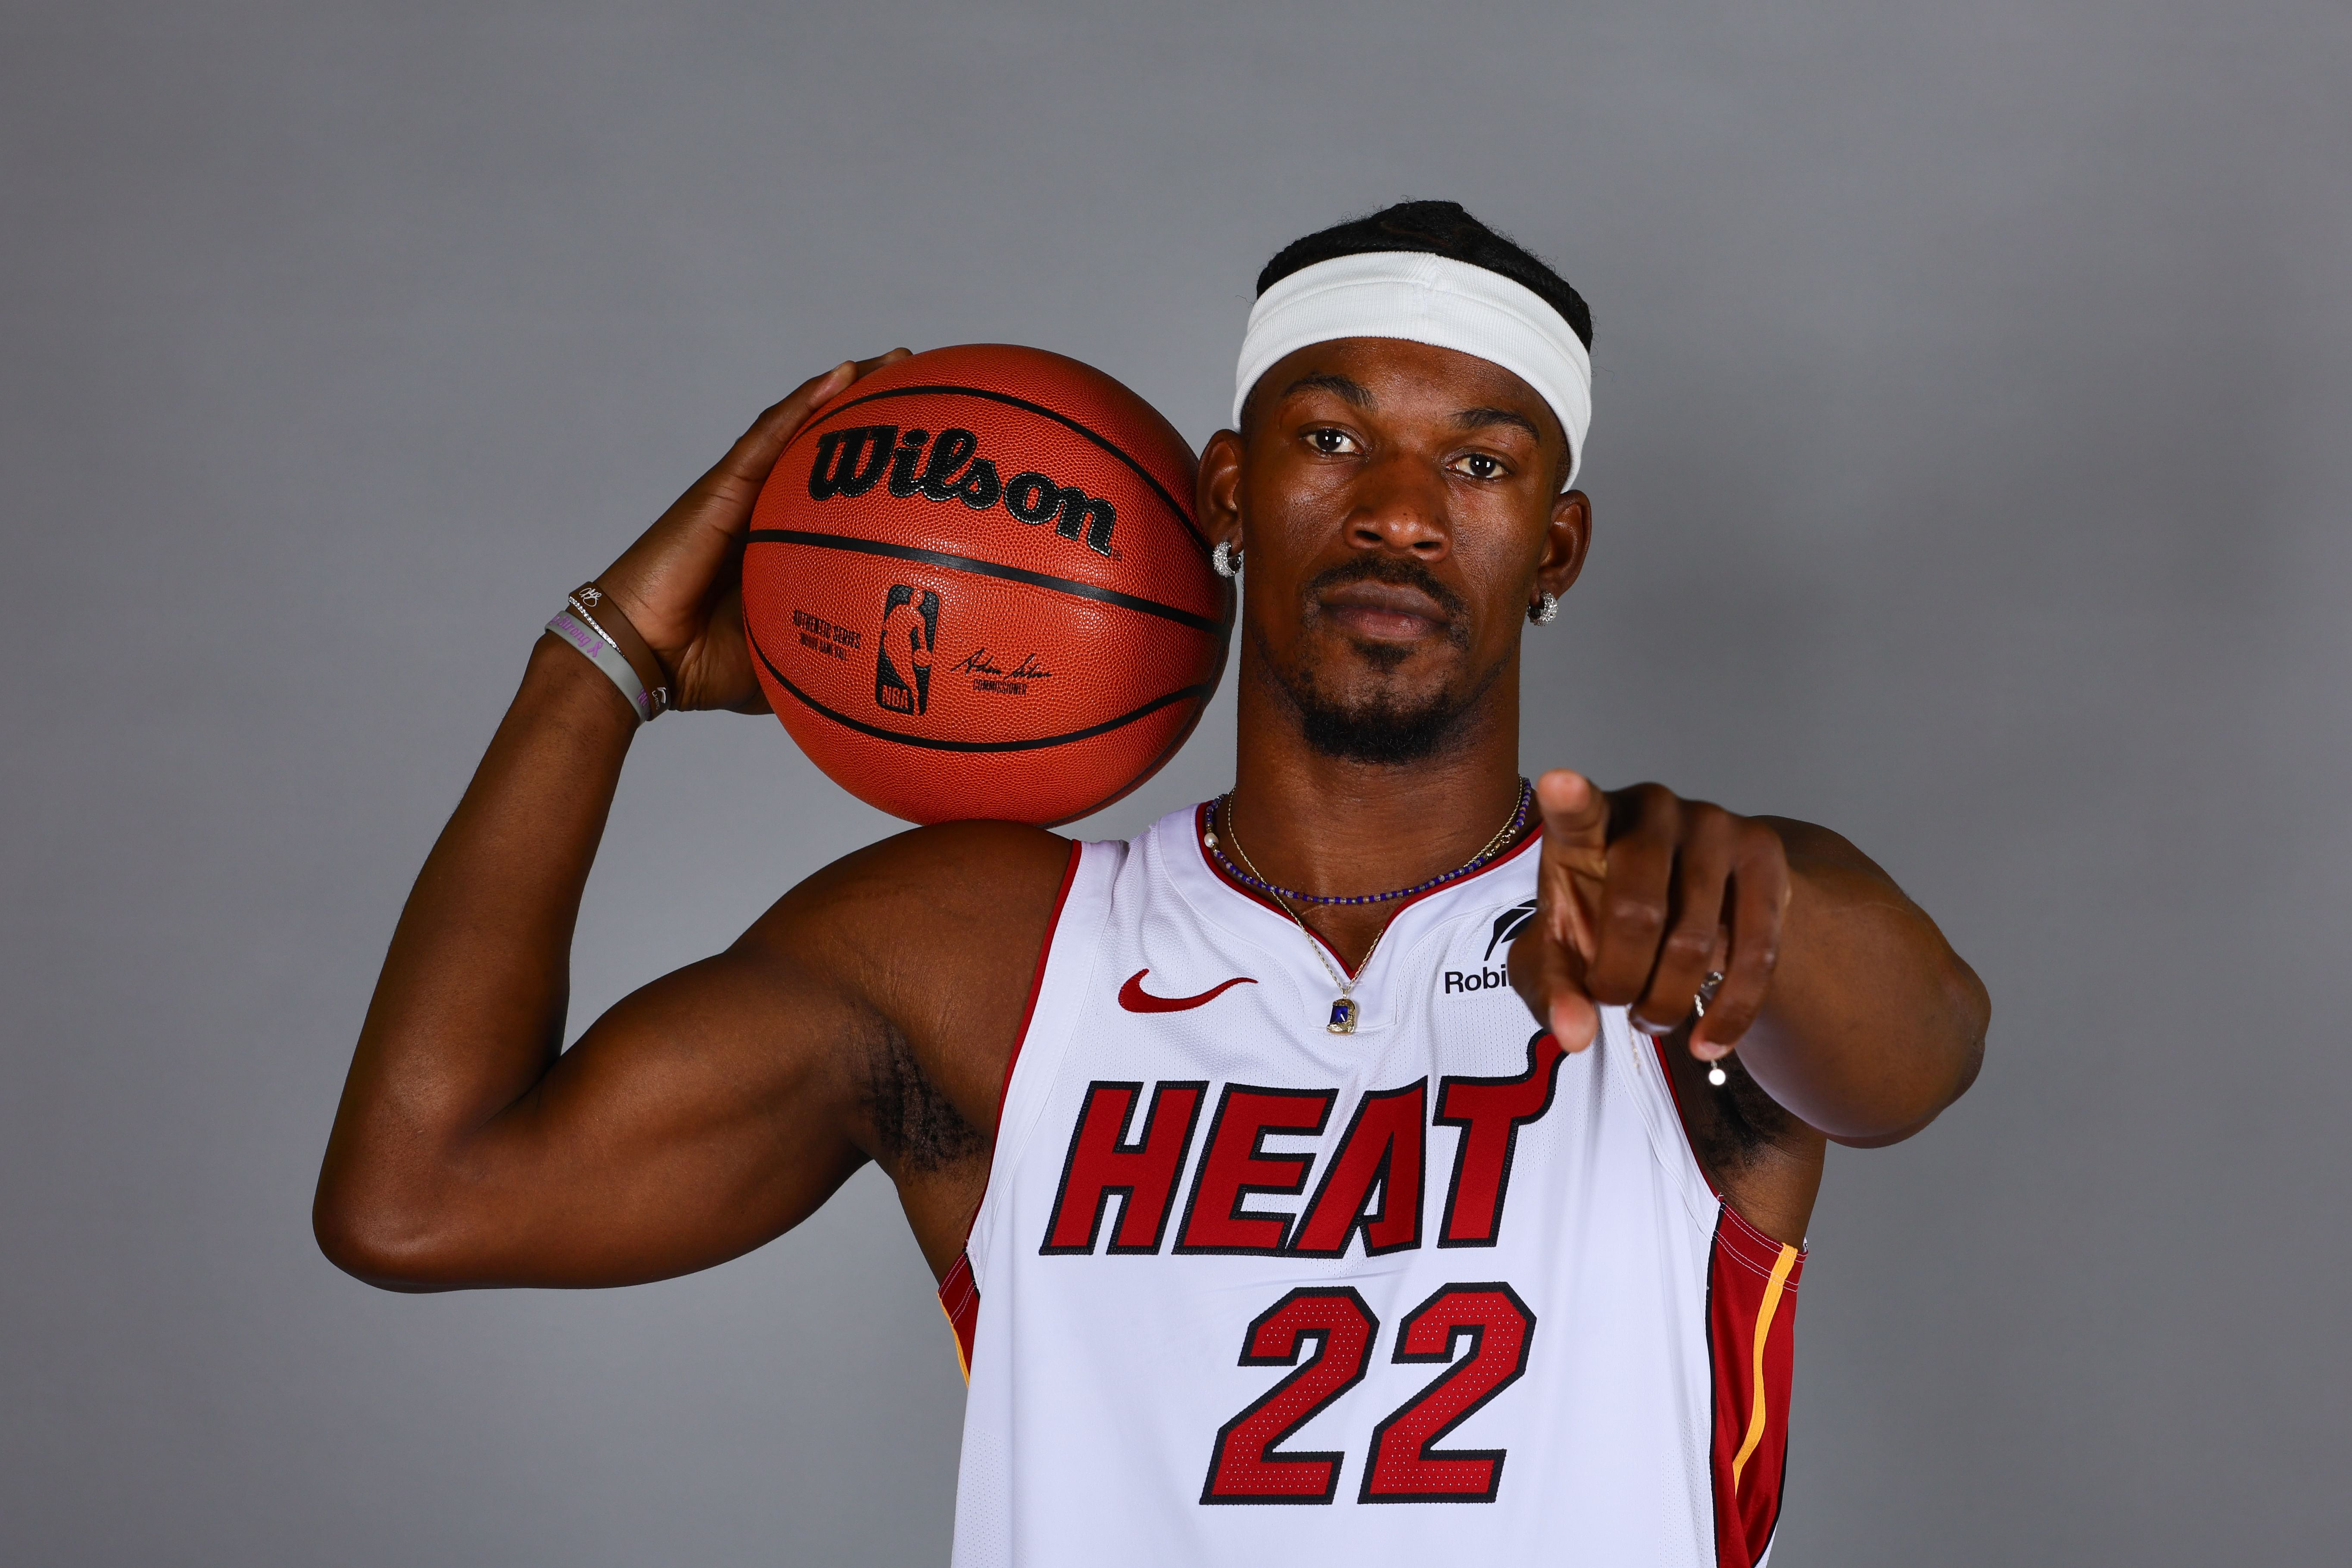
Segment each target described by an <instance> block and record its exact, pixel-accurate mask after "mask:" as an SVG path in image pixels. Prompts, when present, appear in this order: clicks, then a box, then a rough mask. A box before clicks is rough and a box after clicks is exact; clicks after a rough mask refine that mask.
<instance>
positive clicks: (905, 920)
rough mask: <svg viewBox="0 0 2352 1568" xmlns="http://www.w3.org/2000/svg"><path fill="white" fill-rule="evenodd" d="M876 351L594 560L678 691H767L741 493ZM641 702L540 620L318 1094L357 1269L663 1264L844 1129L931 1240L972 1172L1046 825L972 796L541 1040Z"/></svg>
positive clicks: (342, 1257) (732, 1230) (731, 1236)
mask: <svg viewBox="0 0 2352 1568" xmlns="http://www.w3.org/2000/svg"><path fill="white" fill-rule="evenodd" d="M878 363H882V362H880V361H872V362H867V363H866V365H864V366H855V367H853V366H842V367H840V368H838V369H836V370H835V371H833V372H830V373H828V374H826V375H824V376H821V377H819V378H817V379H816V380H815V381H813V382H811V383H809V384H807V385H805V386H803V387H802V388H801V389H800V390H799V391H798V392H796V393H795V394H793V396H792V397H790V398H788V399H786V400H785V401H784V402H783V403H782V404H779V405H776V407H774V408H772V409H770V410H769V411H768V412H767V413H766V414H765V415H763V416H761V419H760V421H759V422H758V423H757V424H755V425H754V426H752V428H751V431H750V432H749V433H748V434H746V435H745V437H743V438H742V440H741V441H740V442H738V443H737V444H736V446H735V447H734V449H733V450H732V451H730V453H729V454H728V456H727V458H725V459H723V460H722V461H721V462H720V463H719V465H718V466H717V467H716V468H713V469H712V470H711V471H710V472H709V474H708V475H706V476H704V478H703V479H701V480H700V481H698V483H697V484H696V485H695V487H694V488H693V489H690V490H689V491H688V493H687V495H686V496H685V497H684V498H682V499H681V500H679V502H678V503H677V506H675V507H673V508H672V509H671V510H669V512H667V513H666V514H665V515H664V516H663V518H662V519H661V521H659V522H657V523H656V525H655V526H654V528H653V529H652V530H650V531H648V532H647V533H646V536H645V537H644V538H643V539H641V540H639V541H638V542H637V543H636V544H635V545H633V546H632V547H631V549H630V551H629V552H627V553H626V554H625V555H624V556H623V557H622V558H621V560H620V561H619V562H617V563H614V567H613V568H612V569H611V570H610V571H609V572H607V573H606V574H604V576H603V577H602V578H600V579H599V581H600V583H602V584H603V585H604V589H605V591H606V592H607V593H608V594H609V595H611V597H612V598H613V600H614V601H615V602H617V603H618V604H619V605H620V606H621V607H622V609H623V610H624V612H625V614H627V615H628V616H629V618H630V620H631V621H632V623H634V625H635V626H636V628H637V629H638V631H639V632H641V633H642V634H643V636H644V638H645V640H646V643H648V644H650V645H651V647H653V649H654V652H655V654H656V657H657V658H659V659H660V660H661V662H662V663H663V665H664V666H665V673H666V674H667V676H668V677H669V679H670V681H671V684H672V687H673V690H674V693H675V696H676V698H677V705H679V706H682V707H699V708H758V707H761V703H760V702H759V698H758V688H757V685H756V683H755V682H754V681H753V679H752V677H751V670H750V668H749V664H748V658H747V656H746V655H745V652H744V648H743V638H742V635H741V631H740V593H739V591H738V585H737V577H736V573H737V570H738V567H739V563H740V555H741V541H742V532H743V529H744V527H745V525H746V523H747V521H748V518H749V514H750V510H751V501H752V499H753V498H754V497H755V496H756V494H757V492H758V488H759V486H760V484H761V481H762V480H763V479H765V478H766V475H767V471H768V469H769V468H770V467H771V466H772V464H773V463H774V461H775V458H776V454H777V453H778V452H779V451H780V450H781V449H782V447H783V445H784V443H785V441H786V440H788V439H789V438H790V437H791V435H792V433H793V430H794V429H796V428H797V427H798V426H799V425H800V423H801V421H802V420H803V419H804V418H805V417H806V416H807V415H808V414H809V412H810V411H811V410H812V409H814V408H815V407H817V406H819V405H821V404H822V403H823V402H824V400H825V399H826V398H827V397H829V396H831V395H833V394H835V392H837V391H838V390H839V389H840V388H841V387H842V386H844V385H845V384H847V383H848V381H849V380H850V379H852V378H853V376H854V375H855V374H862V373H863V371H864V370H866V369H870V368H872V367H873V366H874V365H876V364H878ZM636 728H637V721H636V718H635V714H634V712H633V711H632V710H631V709H630V707H629V705H628V703H627V702H626V701H625V700H624V699H623V697H622V696H621V694H620V692H619V690H618V689H616V688H615V687H614V684H613V682H612V681H611V680H610V679H608V678H607V677H606V676H604V674H603V673H602V672H601V671H599V670H598V669H597V668H595V667H594V666H593V665H591V664H590V663H589V662H588V661H587V660H586V659H584V658H581V657H580V655H579V654H578V653H577V652H575V651H573V650H572V649H571V648H569V647H564V646H562V644H560V643H558V642H557V641H555V640H554V639H553V638H551V637H543V638H541V641H540V644H539V645H538V647H535V648H534V649H533V651H532V653H531V655H530V661H529V664H528V666H527V668H526V670H525V673H524V676H523V680H522V685H521V689H520V690H519V691H518V693H517V694H516V697H515V700H514V703H513V705H512V707H511V708H510V709H509V710H508V712H507V715H506V717H505V719H504V720H503V721H501V723H500V724H499V730H498V732H497V735H496V736H495V738H494V739H493V740H492V741H491V742H490V746H489V750H488V753H487V754H486V755H485V756H484V758H483V760H482V763H481V765H480V767H479V768H478V770H477V772H476V773H475V776H474V779H473V781H472V783H471V784H470V785H469V786H468V787H467V791H466V794H465V796H464V798H463V799H462V800H461V801H460V803H459V805H458V806H457V812H456V814H455V815H454V816H452V817H451V818H450V821H449V824H448V826H447V827H446V828H445V829H444V830H443V832H442V835H441V837H440V839H439V841H438V842H437V843H436V845H435V846H434V848H433V851H432V853H431V855H430V856H429V857H428V858H427V859H426V861H425V868H424V870H423V872H422V873H421V874H420V875H419V876H418V878H417V881H416V886H415V890H414V891H413V892H412V893H411V894H410V896H409V900H408V904H407V906H406V908H405V909H404V910H403V912H402V915H401V919H400V922H399V925H398V927H397V929H396V930H395V931H394V937H393V941H392V946H391V950H390V952H389V953H388V955H387V956H386V958H385V961H384V967H383V976H382V978H381V979H380V980H379V982H378V984H377V987H376V992H375V995H374V998H373V1001H372V1002H371V1004H370V1005H369V1008H368V1013H367V1018H366V1021H365V1023H364V1025H363V1026H362V1030H361V1036H360V1042H359V1047H358V1050H357V1053H356V1054H355V1056H354V1058H353V1060H352V1070H351V1076H350V1078H349V1080H348V1081H347V1083H346V1085H345V1088H344V1091H343V1098H342V1102H341V1107H340V1108H339V1110H338V1111H337V1113H336V1117H335V1125H334V1131H333V1133H332V1135H331V1138H330V1141H329V1144H328V1149H327V1155H326V1161H325V1163H324V1167H323V1169H322V1171H321V1173H320V1182H319V1192H318V1199H317V1203H316V1205H315V1208H314V1215H313V1217H314V1224H315V1227H316V1230H317V1234H318V1237H319V1242H320V1247H322V1248H323V1249H324V1250H325V1251H326V1253H327V1255H328V1257H329V1258H331V1259H332V1260H333V1261H334V1262H335V1263H336V1264H338V1265H339V1266H340V1267H341V1268H345V1269H347V1270H349V1271H350V1272H352V1273H353V1274H355V1275H357V1276H359V1277H360V1278H362V1279H368V1280H370V1281H372V1282H373V1283H377V1284H381V1285H384V1286H387V1287H390V1288H394V1289H450V1288H457V1287H465V1286H478V1285H573V1286H576V1285H610V1284H622V1283H627V1282H631V1281H635V1280H642V1279H657V1278H661V1277H664V1276H667V1275H673V1274H677V1273H682V1272H685V1271H688V1270H690V1269H694V1268H703V1267H707V1266H709V1265H710V1264H713V1263H717V1262H719V1261H721V1260H723V1259H725V1258H730V1257H734V1256H736V1255H737V1254H740V1253H741V1252H744V1251H746V1250H749V1249H750V1248H751V1247H757V1246H759V1245H760V1244H761V1243H762V1242H764V1241H766V1240H768V1239H769V1238H771V1237H774V1236H776V1235H777V1234H779V1233H780V1232H782V1231H783V1230H785V1229H787V1228H789V1227H790V1226H793V1225H794V1224H796V1223H797V1222H798V1221H800V1220H801V1219H803V1218H804V1217H806V1215H809V1214H810V1213H811V1212H813V1211H814V1209H815V1208H816V1207H817V1205H820V1204H821V1203H823V1202H824V1199H825V1197H826V1196H827V1195H829V1194H831V1193H832V1192H833V1191H834V1190H835V1188H836V1187H838V1186H839V1185H840V1184H841V1183H842V1182H843V1181H845V1180H846V1179H847V1177H848V1176H849V1175H850V1174H851V1173H852V1172H854V1171H855V1170H856V1168H857V1167H858V1166H859V1165H860V1164H862V1163H864V1162H865V1161H866V1159H868V1158H874V1159H878V1160H880V1161H881V1162H882V1163H884V1165H885V1167H886V1169H888V1170H889V1172H890V1173H891V1174H892V1175H893V1176H894V1177H895V1178H897V1179H898V1182H899V1185H900V1189H901V1193H902V1194H903V1195H904V1196H905V1198H906V1201H907V1205H908V1213H909V1216H910V1218H912V1219H913V1220H914V1222H915V1224H916V1226H917V1230H918V1234H919V1236H920V1237H922V1238H923V1240H924V1242H925V1246H926V1251H927V1252H938V1251H940V1248H941V1247H942V1246H943V1245H944V1244H943V1242H942V1241H941V1240H940V1237H944V1236H945V1235H946V1234H947V1233H948V1232H950V1231H951V1229H952V1227H953V1225H954V1223H955V1221H956V1220H957V1218H959V1217H960V1215H958V1213H957V1208H958V1205H960V1204H961V1203H962V1202H963V1201H964V1199H963V1192H964V1189H965V1188H967V1187H970V1186H971V1183H972V1173H971V1166H972V1165H973V1163H974V1162H975V1161H977V1162H978V1165H979V1169H980V1171H981V1172H982V1173H984V1171H985V1154H986V1151H985V1148H984V1144H983V1142H982V1139H983V1134H982V1133H981V1132H979V1131H975V1130H976V1129H985V1128H987V1127H988V1126H989V1125H990V1120H991V1117H992V1111H993V1107H994V1096H995V1091H996V1085H997V1081H998V1075H999V1074H1000V1073H1001V1070H1002V1067H1003V1061H1004V1058H1005V1055H1006V1053H1007V1052H1008V1051H1009V1050H1010V1048H1011V1046H1012V1040H1013V1031H1014V1030H1015V1029H1016V1028H1017V1027H1018V1022H1019V1016H1020V1010H1021V1006H1022V1004H1023V1000H1024V995H1025V991H1026V986H1027V984H1028V979H1029V974H1030V972H1031V969H1032V966H1033V964H1034V959H1035V955H1036V950H1037V944H1038V942H1040V941H1041V940H1042V937H1043V933H1044V931H1045V924H1046V921H1047V920H1048V918H1049V914H1050V909H1051V905H1052V902H1053V898H1054V893H1055V888H1056V887H1057V885H1058V882H1059V879H1060V875H1061V871H1062V867H1063V864H1064V861H1065V859H1066V851H1067V847H1066V844H1064V843H1063V841H1062V840H1060V839H1057V838H1055V837H1053V836H1051V835H1048V834H1045V833H1042V832H1039V831H1037V830H1035V829H1032V828H1023V827H1015V826H1005V825H1001V824H995V825H992V824H965V825H958V826H948V827H941V828H932V829H923V830H919V831H917V832H915V833H910V834H905V835H901V836H899V837H897V838H895V839H891V840H888V841H887V842H886V843H884V844H881V845H877V846H875V847H872V848H870V849H867V850H864V851H861V852H859V853H858V854H856V855H853V856H851V857H849V858H846V859H845V860H843V861H840V862H837V863H836V864H835V866H833V867H831V868H828V869H827V870H826V871H824V872H822V873H820V874H819V875H818V876H816V877H814V878H813V879H810V880H809V881H808V882H806V883H803V885H802V886H801V887H799V888H797V889H793V891H792V892H791V893H790V894H788V895H787V896H786V897H785V898H784V899H783V900H781V901H780V902H779V903H778V904H777V905H776V906H775V908H774V909H772V910H770V911H769V913H768V914H767V915H765V916H764V917H762V919H761V921H759V922H758V923H757V924H756V925H755V926H754V927H753V928H752V930H751V931H749V932H748V933H746V935H745V936H744V938H743V939H742V940H741V941H740V942H737V943H736V944H735V945H734V946H733V947H731V948H730V949H729V950H728V951H727V952H724V953H721V954H719V955H718V956H717V957H714V958H711V959H709V960H706V961H704V962H703V963H698V964H694V965H691V966H689V967H688V968H686V969H684V970H680V971H678V972H677V973H674V974H671V975H668V976H666V977H664V978H663V979H660V980H658V981H656V982H655V983H654V984H650V985H648V986H646V988H645V989H643V990H641V991H639V992H637V993H635V994H633V995H631V996H629V997H628V998H626V999H625V1000H624V1001H623V1002H621V1003H620V1004H619V1005H616V1006H615V1007H614V1008H613V1009H612V1010H611V1011H610V1012H609V1013H607V1014H606V1015H605V1016H604V1017H602V1018H600V1019H599V1020H597V1022H596V1023H595V1024H594V1025H593V1026H592V1027H591V1028H590V1029H588V1031H587V1032H586V1033H585V1034H584V1035H583V1037H582V1038H581V1040H580V1042H579V1044H578V1045H577V1046H575V1047H573V1048H572V1050H571V1051H569V1052H564V1051H563V1050H562V1037H563V1030H564V1021H565V1004H566V1000H567V994H568V989H569V973H568V972H569V964H570V954H571V945H572V927H573V922H574V920H575V918H576V916H577V912H578V910H579V903H580V896H581V890H582V889H583V885H584V884H585V882H586V880H587V876H588V871H589V868H590V865H591V864H592V862H593V859H594V857H595V852H596V847H597V844H598V841H599V839H600V838H601V837H602V835H603V831H604V819H605V815H606V812H607V810H608V809H609V807H610V805H611V803H612V798H613V791H614V785H615V784H616V782H617V780H618V778H619V775H620V769H621V764H622V762H623V759H624V758H625V755H626V753H627V751H628V748H629V746H630V744H631V742H632V740H633V739H634V735H635V730H636ZM918 949H919V950H921V951H923V952H925V953H926V962H925V963H922V964H919V965H918V964H911V963H906V962H904V957H903V955H904V954H905V953H906V952H909V951H914V950H918ZM935 1233H936V1234H935Z"/></svg>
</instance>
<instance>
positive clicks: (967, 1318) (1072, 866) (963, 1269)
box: [940, 839, 1086, 1383]
mask: <svg viewBox="0 0 2352 1568" xmlns="http://www.w3.org/2000/svg"><path fill="white" fill-rule="evenodd" d="M1085 851H1086V846H1084V845H1082V844H1080V843H1078V842H1077V841H1076V839H1073V840H1071V842H1070V858H1069V861H1068V863H1067V864H1066V865H1064V866H1063V868H1062V885H1061V886H1060V887H1059V888H1058V889H1055V893H1054V912H1053V913H1052V914H1050V915H1048V916H1046V917H1045V941H1044V942H1040V943H1039V944H1038V947H1037V968H1036V970H1035V972H1034V973H1032V974H1031V975H1030V976H1029V999H1028V1001H1026V1002H1024V1003H1023V1004H1022V1006H1021V1027H1020V1028H1019V1030H1017V1031H1016V1032H1015V1033H1014V1034H1013V1054H1012V1055H1011V1056H1008V1057H1006V1058H1004V1080H1003V1082H1002V1083H1000V1084H998V1085H997V1086H996V1121H995V1122H994V1123H993V1124H992V1126H991V1128H990V1130H989V1142H990V1144H991V1147H990V1150H989V1164H990V1174H991V1175H993V1174H994V1173H995V1172H994V1166H995V1162H996V1152H995V1149H994V1143H995V1139H996V1134H997V1133H998V1132H1000V1131H1003V1127H1004V1100H1005V1097H1006V1096H1007V1095H1009V1094H1011V1093H1012V1092H1013V1067H1014V1065H1015V1064H1016V1063H1018V1062H1019V1061H1020V1060H1021V1047H1022V1046H1023V1045H1024V1044H1025V1043H1026V1042H1027V1040H1028V1038H1029V1024H1030V1021H1031V1020H1032V1019H1034V1017H1036V1016H1037V997H1038V994H1039V993H1041V992H1043V991H1044V990H1045V964H1046V961H1047V960H1049V959H1051V958H1052V957H1053V956H1054V933H1055V932H1056V931H1059V930H1061V927H1062V909H1063V906H1065V905H1066V904H1067V903H1068V902H1069V901H1070V885H1071V884H1072V883H1073V882H1076V880H1077V879H1078V861H1079V859H1080V858H1082V857H1083V855H1084V854H1085ZM980 1200H981V1203H986V1202H987V1201H988V1184H986V1183H984V1182H983V1183H982V1184H981V1189H980ZM979 1220H980V1204H974V1205H972V1206H971V1217H970V1218H968V1219H966V1220H965V1221H964V1222H963V1238H964V1242H965V1245H966V1246H969V1245H970V1244H971V1227H972V1226H974V1225H975V1224H977V1223H978V1222H979ZM940 1311H942V1312H945V1313H946V1314H947V1317H948V1327H949V1328H950V1329H951V1330H952V1331H954V1333H955V1346H956V1363H957V1364H958V1365H960V1366H961V1367H962V1368H963V1380H964V1382H966V1383H970V1382H971V1343H972V1336H973V1335H974V1334H975V1333H977V1332H978V1331H979V1329H980V1285H979V1282H978V1281H976V1280H974V1279H972V1277H971V1254H970V1253H969V1252H961V1253H958V1254H957V1255H956V1260H955V1267H954V1268H950V1269H949V1270H948V1274H947V1278H946V1279H942V1280H940Z"/></svg>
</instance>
